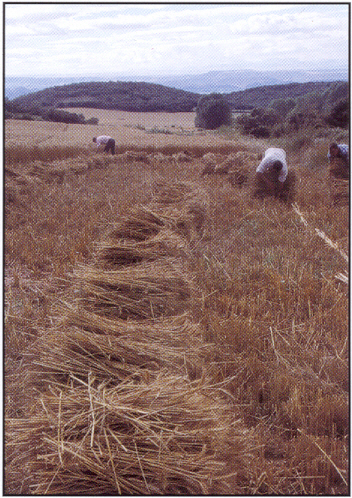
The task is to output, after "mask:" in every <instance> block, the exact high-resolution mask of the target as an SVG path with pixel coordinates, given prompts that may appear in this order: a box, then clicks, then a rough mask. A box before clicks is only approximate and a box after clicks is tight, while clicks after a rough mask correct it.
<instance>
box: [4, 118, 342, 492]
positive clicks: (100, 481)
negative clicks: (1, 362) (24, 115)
mask: <svg viewBox="0 0 352 498" xmlns="http://www.w3.org/2000/svg"><path fill="white" fill-rule="evenodd" d="M93 115H97V114H94V112H93ZM102 116H103V114H102ZM87 117H89V116H87ZM97 117H99V116H97ZM125 117H126V119H127V114H126V115H125ZM149 117H150V116H149ZM109 119H110V116H108V115H107V116H106V120H107V121H109ZM133 119H138V121H137V124H138V123H141V124H143V126H147V125H148V126H149V125H150V124H151V123H149V124H148V123H147V122H144V121H143V122H142V120H141V116H138V118H136V117H135V116H134V117H133ZM133 119H132V121H131V122H127V123H126V122H125V124H129V123H130V124H132V125H133V126H134V124H135V121H133ZM163 119H164V120H165V119H166V118H165V116H163ZM170 123H171V124H174V123H173V122H169V125H170ZM30 124H31V125H32V126H38V123H34V122H33V123H30ZM159 124H160V125H161V123H158V122H157V123H156V125H158V126H159ZM162 124H163V126H164V127H165V126H167V125H168V123H167V122H166V121H165V122H163V123H162ZM55 125H58V124H55ZM6 126H8V125H7V124H6ZM11 126H13V130H15V128H16V126H15V123H12V124H11ZM19 126H22V125H19ZM26 126H29V124H26ZM58 126H59V125H58ZM141 128H142V126H141ZM170 128H171V125H170ZM29 130H30V128H28V130H27V131H28V133H29ZM36 130H37V131H38V128H36ZM125 130H127V131H126V137H125V138H126V142H125V143H126V148H125V149H123V150H120V151H118V155H117V156H115V157H111V156H103V155H92V154H91V153H89V151H88V150H84V151H83V150H82V151H81V150H80V149H79V148H80V147H81V146H83V142H82V143H81V142H80V140H81V139H80V138H78V139H77V141H76V142H75V143H73V144H72V145H73V146H76V147H77V151H79V152H78V155H77V156H76V157H73V156H70V158H69V159H62V157H61V156H59V157H56V156H55V155H52V149H50V148H49V149H46V148H45V147H46V145H44V143H43V144H42V145H40V146H39V151H40V154H43V156H40V157H35V156H33V157H31V158H30V159H28V156H27V157H26V156H24V157H23V158H22V159H23V160H22V162H19V161H18V160H16V161H12V160H11V161H9V162H7V163H6V172H5V187H6V188H5V201H6V202H5V214H6V219H5V222H6V223H5V229H6V230H5V291H6V293H5V353H6V354H5V416H6V427H5V429H6V430H5V435H6V469H5V470H6V473H5V491H6V493H7V494H70V495H79V494H81V495H84V494H91V495H92V494H93V495H101V494H114V495H116V494H247V495H251V494H254V495H255V494H257V495H259V494H261V495H263V494H264V495H273V494H281V495H310V494H315V495H335V494H337V495H338V494H342V495H346V494H347V493H348V489H349V486H348V485H349V474H348V469H349V447H348V435H349V398H348V394H349V392H348V391H349V378H348V371H349V357H348V350H349V345H348V285H347V282H348V276H347V273H346V265H347V264H348V263H347V261H346V258H348V250H349V246H348V241H349V233H348V229H349V226H348V214H349V211H348V210H349V206H348V205H340V206H334V205H332V204H331V202H330V197H329V179H328V175H327V168H328V165H327V163H326V164H321V167H320V168H318V167H317V165H315V167H314V168H313V167H310V166H311V164H312V162H314V163H316V162H317V157H318V156H317V152H316V151H315V149H313V148H312V147H311V146H310V145H309V144H307V143H306V142H305V145H304V147H303V148H302V149H299V150H296V149H291V150H289V153H288V162H289V167H291V168H292V169H293V170H294V172H295V174H296V178H297V182H296V197H295V200H296V202H297V205H296V207H295V208H292V207H291V206H290V205H289V204H288V205H286V204H282V203H280V202H279V201H277V200H275V199H270V198H266V199H264V200H258V199H253V198H252V197H251V185H250V182H248V183H245V184H244V185H243V187H242V188H241V189H238V188H236V187H235V188H234V187H233V186H231V185H230V183H229V182H228V180H227V179H226V175H212V176H208V177H201V172H202V170H203V168H204V163H203V162H202V159H201V158H202V156H203V155H204V154H206V153H209V152H214V154H215V155H216V156H217V157H218V159H219V164H221V163H222V164H224V163H226V161H228V160H230V159H229V156H230V154H231V153H233V152H237V151H238V150H250V151H252V152H255V153H260V152H263V151H264V150H265V149H266V148H267V146H268V144H267V143H265V142H264V141H259V140H258V141H252V142H251V143H249V142H242V143H238V142H237V143H226V140H225V139H224V138H221V136H215V134H213V133H211V132H210V133H209V134H205V136H204V137H200V138H202V139H203V140H206V141H207V144H206V146H204V147H203V148H202V145H201V143H200V142H199V141H197V140H195V143H194V144H193V145H192V144H191V142H190V141H189V139H188V137H183V140H184V142H183V143H182V140H181V139H182V137H180V136H176V135H175V137H174V138H175V142H174V143H171V139H172V138H173V135H165V137H164V134H160V136H162V137H163V139H162V140H164V139H165V140H166V141H163V142H161V143H160V148H158V146H157V143H156V142H155V141H154V139H155V136H154V134H149V140H150V142H149V144H148V143H147V141H146V143H145V144H144V143H142V145H140V146H138V145H137V143H136V142H134V140H135V139H134V138H133V137H134V133H135V131H136V129H135V128H133V127H130V128H129V127H125ZM128 130H130V131H131V135H130V136H128ZM18 131H19V130H18ZM22 131H23V129H22ZM83 131H84V130H83ZM137 131H138V132H140V133H144V132H143V130H142V129H141V130H137ZM32 132H33V129H32ZM61 132H63V130H62V131H61ZM61 132H60V133H61ZM82 133H83V132H82ZM84 133H86V131H84ZM33 135H34V136H38V135H35V133H33ZM58 137H59V135H57V136H56V139H58ZM330 138H331V137H327V138H326V143H324V144H322V145H320V147H321V150H327V145H328V143H329V141H330ZM54 139H55V136H54V138H53V140H54ZM72 140H73V135H72ZM128 140H129V141H130V143H131V148H130V149H128ZM143 140H144V139H143ZM22 145H23V147H26V146H27V145H26V143H23V144H22ZM56 145H57V144H56ZM28 147H32V145H29V146H28ZM15 149H16V148H15ZM21 150H22V152H23V149H21ZM126 150H130V151H134V152H135V154H131V153H129V154H125V152H126ZM182 150H187V152H188V153H189V157H190V160H187V161H185V162H182V161H181V160H175V157H174V158H173V157H172V155H173V154H175V153H177V152H180V151H182ZM58 151H59V149H58ZM15 152H16V150H14V153H15ZM61 152H62V153H63V154H64V147H63V150H62V151H61ZM61 152H60V153H61ZM136 152H138V154H136ZM16 153H17V154H18V156H17V157H22V156H21V151H20V149H18V150H17V152H16ZM13 157H15V156H13ZM322 157H323V156H322ZM179 158H180V159H182V158H181V156H179ZM226 164H227V163H226ZM242 167H243V165H242ZM253 167H254V166H252V165H250V166H248V178H251V175H252V174H253V171H252V168H253ZM303 220H304V221H303Z"/></svg>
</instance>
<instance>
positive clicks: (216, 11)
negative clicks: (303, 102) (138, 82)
mask: <svg viewBox="0 0 352 498" xmlns="http://www.w3.org/2000/svg"><path fill="white" fill-rule="evenodd" d="M348 22H349V19H348V6H346V5H343V4H302V5H300V4H297V5H295V4H281V3H280V4H55V3H53V4H7V5H6V6H5V37H6V38H5V58H6V68H7V73H8V74H14V73H15V72H16V74H23V75H34V74H35V71H37V73H38V75H40V74H46V75H54V74H66V75H73V76H74V75H75V74H76V72H77V71H78V70H79V71H83V73H85V74H87V75H89V74H93V73H94V74H95V73H96V72H97V70H99V71H100V72H101V71H103V72H105V73H106V74H108V73H109V72H110V74H111V73H116V72H119V73H120V74H126V75H128V74H131V75H136V74H145V75H146V74H153V73H154V74H157V73H159V74H163V73H164V74H166V73H172V74H176V73H179V74H181V73H189V72H193V73H194V72H203V71H207V70H210V69H218V68H228V69H236V68H237V67H242V68H243V67H245V66H246V65H247V67H251V68H254V67H257V68H261V67H263V66H265V67H268V66H269V65H271V66H275V64H279V62H278V61H285V62H286V64H291V65H294V64H301V65H302V66H304V65H311V66H312V67H314V66H315V65H317V66H319V64H321V63H324V61H327V60H330V61H331V60H336V61H337V62H338V64H339V65H341V64H342V65H345V66H347V65H348ZM308 46H309V50H307V47H308ZM21 47H26V50H27V52H26V51H23V57H22V62H21V52H20V49H21ZM29 54H30V58H28V55H29ZM32 57H33V58H32ZM34 59H36V63H35V64H34V65H33V60H34ZM14 61H16V64H15V65H14ZM77 61H79V64H78V63H77ZM280 63H281V62H280ZM273 68H274V69H275V67H273ZM295 68H296V69H297V67H295ZM278 69H281V67H278Z"/></svg>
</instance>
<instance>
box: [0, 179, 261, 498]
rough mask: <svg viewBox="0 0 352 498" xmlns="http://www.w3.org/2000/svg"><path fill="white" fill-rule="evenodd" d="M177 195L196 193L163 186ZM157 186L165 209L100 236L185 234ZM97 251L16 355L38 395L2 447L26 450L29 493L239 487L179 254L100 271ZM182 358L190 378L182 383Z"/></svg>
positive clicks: (236, 462) (236, 430)
mask: <svg viewBox="0 0 352 498" xmlns="http://www.w3.org/2000/svg"><path fill="white" fill-rule="evenodd" d="M183 190H185V192H186V195H187V196H189V198H190V199H192V202H193V201H194V198H195V197H197V196H193V195H192V193H191V191H190V190H189V189H188V187H187V188H183V187H182V186H181V187H180V188H175V187H174V186H173V187H172V189H171V193H172V195H174V197H175V198H177V202H181V199H182V196H181V195H180V196H179V197H178V195H179V194H180V192H181V193H182V191H183ZM165 192H167V190H166V191H164V194H162V196H163V195H164V197H161V199H162V200H163V201H165V202H164V204H165V203H166V204H167V207H166V209H165V211H167V213H166V214H165V213H164V214H163V215H160V216H159V214H156V213H155V210H156V209H161V208H162V205H163V202H159V203H154V207H153V210H154V211H153V210H150V209H149V208H142V209H141V210H140V211H138V210H137V209H135V210H134V211H133V213H132V217H131V219H130V220H127V219H125V220H122V223H121V224H120V225H119V226H117V227H116V228H115V229H114V230H113V233H112V234H110V240H112V239H115V240H116V239H118V238H119V237H120V238H121V239H123V240H121V241H119V243H118V244H119V248H121V247H122V245H123V241H124V240H125V241H127V243H126V245H127V246H129V248H130V247H131V246H133V245H134V247H135V245H136V244H139V242H138V241H141V242H142V243H143V242H144V241H145V245H147V243H148V241H150V239H151V238H153V237H154V240H155V239H156V238H157V237H158V236H159V235H162V234H163V237H164V241H166V239H167V234H166V233H165V231H166V230H171V229H175V230H177V233H178V236H181V237H183V240H184V241H185V240H187V230H188V228H189V227H186V228H184V227H183V226H182V224H184V223H186V224H187V223H189V226H190V227H192V223H193V222H194V221H195V222H196V221H197V220H195V219H194V218H192V215H191V214H190V213H189V210H190V209H191V207H190V206H191V204H190V205H188V206H182V203H181V206H179V207H178V208H177V209H176V208H175V210H174V211H172V207H171V205H169V204H168V195H166V194H165ZM159 200H160V199H159ZM157 206H159V207H157ZM161 210H162V209H161ZM161 218H162V219H161ZM173 240H175V239H173ZM178 240H179V239H178ZM155 241H156V240H155ZM176 245H179V244H178V242H176ZM186 248H187V245H186ZM105 249H106V246H105ZM105 249H104V250H105ZM149 249H151V246H150V247H149V248H148V250H149ZM172 251H173V249H171V252H172ZM142 252H143V251H142ZM167 252H168V251H167V250H166V253H167ZM98 253H99V251H98ZM144 255H146V254H144ZM100 256H102V253H101V252H100V254H98V256H97V257H96V258H95V260H94V262H93V264H92V265H87V266H85V267H80V268H78V269H77V271H76V273H75V276H74V278H75V281H76V290H77V291H78V295H77V294H75V293H73V294H72V293H71V295H70V296H71V298H72V297H73V298H74V299H73V304H72V303H67V306H66V308H67V309H66V313H65V312H63V313H62V314H63V316H62V317H61V318H60V320H59V322H58V324H56V325H55V326H53V327H52V328H51V329H50V330H49V331H43V334H42V335H41V337H40V339H39V340H38V341H37V342H36V343H35V345H34V346H33V348H32V351H31V354H27V355H26V358H25V359H26V370H27V374H26V375H27V379H29V380H28V382H27V380H26V385H28V386H31V392H35V390H36V392H37V393H38V394H37V395H36V396H35V397H34V399H31V400H30V410H29V416H28V417H27V418H26V419H23V420H17V421H12V420H9V421H8V424H9V426H11V427H12V430H10V434H11V436H10V437H9V438H8V447H9V448H18V449H19V448H22V449H23V450H25V449H26V448H31V456H30V457H28V452H27V453H26V452H25V451H22V452H21V451H19V452H18V453H17V455H18V458H19V459H18V460H17V462H16V463H17V465H20V462H23V465H22V466H23V468H26V471H27V475H28V478H29V479H30V480H31V482H32V485H31V487H30V489H31V491H32V492H33V493H39V494H41V493H54V494H72V493H73V494H86V493H89V494H102V493H104V494H116V493H128V494H152V493H153V494H180V493H181V494H185V493H186V494H207V493H209V492H210V493H211V491H213V492H215V493H216V494H218V493H225V492H229V491H231V492H238V493H241V492H243V488H242V486H241V483H240V482H239V483H237V481H236V469H243V468H246V469H247V470H248V471H249V468H250V464H249V463H248V462H249V459H250V455H251V448H252V446H253V444H252V442H251V438H250V437H249V434H248V432H246V431H245V429H244V427H243V425H242V423H236V422H235V417H234V413H233V406H230V405H228V404H227V403H226V402H225V401H224V400H223V399H222V398H221V397H220V396H219V394H220V390H218V388H217V386H212V385H207V380H206V379H207V374H206V369H205V370H204V352H205V351H206V348H205V347H204V345H202V344H201V341H200V338H201V334H200V333H199V331H198V325H197V324H193V323H192V322H191V320H190V318H188V317H187V299H188V295H189V292H190V290H191V288H192V279H190V278H189V275H188V270H187V265H186V268H184V266H185V263H186V262H187V251H181V253H180V254H178V255H177V257H176V255H173V256H172V257H168V256H167V257H165V256H164V257H161V258H160V259H159V260H154V261H153V260H152V261H150V260H148V257H147V259H145V258H144V257H142V259H141V261H140V262H134V263H133V264H129V263H130V260H129V257H127V258H126V259H125V261H127V264H125V265H121V264H120V259H119V258H118V261H116V265H114V261H113V258H112V260H110V261H109V265H108V267H107V266H106V260H105V259H104V257H102V258H100ZM170 256H171V255H170ZM180 289H181V290H182V292H181V293H180ZM143 293H144V294H143ZM153 299H157V301H158V300H160V303H162V304H163V306H164V307H165V303H166V304H167V306H168V310H169V316H166V315H165V313H163V314H162V315H161V316H160V317H159V318H157V319H156V317H155V316H154V313H153V312H152V310H151V311H149V309H148V305H149V306H150V305H151V304H152V302H153ZM175 300H176V301H177V300H179V304H180V309H179V308H177V307H175V304H174V303H173V304H172V302H171V301H173V302H174V301H175ZM102 301H103V306H100V307H99V306H96V304H97V303H99V302H100V303H101V302H102ZM162 301H163V302H162ZM121 303H122V304H123V305H124V306H125V307H126V309H127V311H128V313H126V316H124V317H123V318H121V317H119V316H115V315H114V314H113V313H111V310H112V309H113V308H114V307H118V306H119V304H120V305H121ZM62 304H63V305H64V306H65V302H63V303H62ZM110 305H111V306H110ZM109 306H110V309H109V310H108V312H107V308H109ZM185 306H186V307H185ZM128 307H130V308H128ZM181 310H182V315H181V316H178V314H179V312H180V311H181ZM131 311H135V312H136V316H133V313H132V314H131ZM178 332H180V337H179V338H178V340H177V333H178ZM187 335H188V338H186V336H187ZM187 363H188V364H191V367H192V368H191V369H192V370H193V371H194V372H196V371H197V369H199V372H201V373H202V375H201V377H199V375H198V376H197V375H195V376H194V379H195V380H193V381H191V380H190V377H189V368H188V365H187ZM197 379H198V380H197ZM12 422H13V423H12ZM22 455H23V460H21V456H22ZM24 455H27V457H26V458H24ZM10 465H11V464H10Z"/></svg>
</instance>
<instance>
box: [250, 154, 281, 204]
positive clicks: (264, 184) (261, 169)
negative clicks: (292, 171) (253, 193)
mask: <svg viewBox="0 0 352 498" xmlns="http://www.w3.org/2000/svg"><path fill="white" fill-rule="evenodd" d="M287 175H288V167H287V162H286V152H285V151H284V150H283V149H275V148H270V149H267V150H266V151H265V154H264V158H263V159H262V161H261V163H260V164H259V166H258V167H257V169H256V178H255V182H256V187H257V195H258V196H259V197H263V196H264V195H273V196H275V197H278V196H280V193H281V192H282V190H283V188H284V184H285V181H286V179H287Z"/></svg>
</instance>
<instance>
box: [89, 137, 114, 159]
mask: <svg viewBox="0 0 352 498" xmlns="http://www.w3.org/2000/svg"><path fill="white" fill-rule="evenodd" d="M93 142H94V143H96V144H97V146H98V148H99V147H100V146H101V145H105V148H104V152H109V151H111V154H112V155H114V154H115V140H114V139H113V138H111V137H109V136H108V135H100V137H94V138H93Z"/></svg>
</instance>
